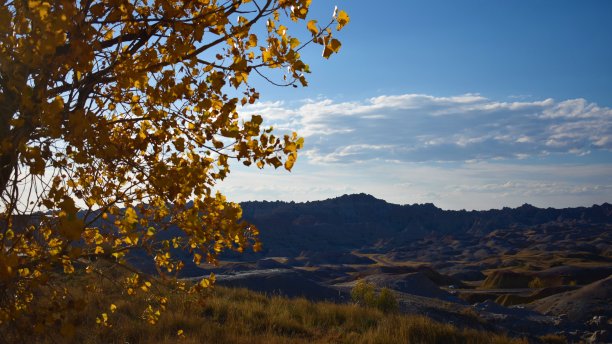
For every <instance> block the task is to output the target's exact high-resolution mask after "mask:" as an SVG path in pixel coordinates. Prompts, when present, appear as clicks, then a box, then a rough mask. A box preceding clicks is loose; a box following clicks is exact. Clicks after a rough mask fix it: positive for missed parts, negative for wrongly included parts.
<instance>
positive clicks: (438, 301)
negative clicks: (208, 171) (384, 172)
mask: <svg viewBox="0 0 612 344" xmlns="http://www.w3.org/2000/svg"><path fill="white" fill-rule="evenodd" d="M242 207H243V209H244V218H245V219H246V220H247V221H250V222H252V223H254V224H255V225H257V226H258V228H259V229H260V231H261V241H262V243H263V247H264V249H263V251H262V252H259V253H253V252H246V253H244V254H235V253H224V254H223V255H222V257H221V258H222V260H221V262H220V264H219V265H217V266H210V265H200V266H196V265H195V264H194V263H192V262H190V259H191V258H190V256H189V255H188V254H187V253H186V252H182V251H176V252H175V253H176V254H177V255H178V256H179V257H182V258H183V260H185V261H186V262H187V264H186V265H185V268H184V270H183V271H182V276H183V277H185V278H192V277H193V278H197V277H198V276H202V275H205V274H208V273H210V272H214V273H215V274H216V275H217V281H218V284H219V285H222V286H229V287H243V288H249V289H251V290H255V291H258V292H263V293H267V294H269V295H283V296H286V297H304V298H307V299H309V300H311V301H333V302H339V303H343V302H346V301H347V300H348V299H349V296H348V295H349V292H350V290H351V288H352V287H353V286H354V285H355V284H356V283H357V282H358V281H360V280H365V281H368V282H370V283H373V284H374V285H375V286H376V287H377V288H383V287H386V288H390V289H392V290H394V292H395V293H396V295H397V297H398V300H399V309H400V311H401V312H402V313H404V314H412V315H427V316H428V317H430V318H432V319H434V320H436V321H439V322H443V323H449V322H452V323H453V324H455V325H457V326H460V327H461V328H471V329H476V330H485V329H486V330H495V331H503V332H505V333H507V334H509V335H511V336H512V337H514V338H524V337H526V338H529V339H530V340H536V338H538V337H540V336H545V335H551V334H552V335H555V336H560V337H562V338H566V339H567V340H570V341H580V340H583V341H587V340H591V338H592V337H593V336H595V338H596V339H597V338H598V340H607V339H605V338H604V337H602V333H610V332H605V331H609V330H610V329H611V324H610V323H609V322H608V321H607V320H606V321H599V322H597V324H598V325H592V324H593V322H592V321H591V319H587V318H588V317H603V318H601V319H610V318H612V310H610V308H609V307H599V306H598V305H596V304H595V303H593V302H582V303H581V304H583V305H584V307H582V308H581V314H584V315H585V316H583V317H579V318H574V317H572V318H571V319H570V318H568V317H567V309H569V308H571V305H572V304H573V302H575V300H574V298H575V297H574V296H572V295H586V294H588V293H589V290H590V289H589V288H590V287H588V286H589V285H590V284H592V283H596V282H597V281H600V280H602V279H605V278H607V277H608V276H610V274H612V205H610V204H608V203H604V204H602V205H594V206H592V207H588V208H585V207H581V208H567V209H552V208H548V209H541V208H536V207H533V206H530V205H523V206H521V207H518V208H515V209H511V208H504V209H500V210H487V211H449V210H442V209H439V208H437V207H435V206H434V205H432V204H424V205H397V204H390V203H387V202H385V201H383V200H379V199H376V198H374V197H372V196H369V195H365V194H358V195H345V196H342V197H338V198H334V199H328V200H324V201H317V202H306V203H293V202H246V203H244V204H242ZM170 231H176V229H170ZM170 234H173V233H166V234H165V235H170ZM130 259H131V262H132V263H133V264H134V265H135V266H137V267H138V268H139V269H142V270H147V269H150V270H148V271H153V269H152V268H151V267H152V265H151V263H150V259H149V263H147V258H146V257H145V256H144V255H138V254H132V255H131V256H130ZM581 288H586V289H583V290H581ZM597 290H598V292H599V293H600V294H601V295H602V296H601V299H600V300H598V302H599V303H600V304H601V303H603V304H612V298H611V297H610V295H611V294H610V291H611V290H612V287H611V286H610V284H609V283H606V284H601V285H599V287H598V289H597ZM573 291H576V293H572V292H573ZM545 298H547V300H554V301H546V302H548V303H546V304H547V305H550V306H538V303H537V301H538V300H542V302H545V301H544V300H546V299H545ZM576 300H577V299H576ZM580 300H582V298H580ZM543 313H544V314H543ZM598 319H600V318H598ZM601 331H604V332H601ZM602 338H603V339H602ZM611 339H612V338H611Z"/></svg>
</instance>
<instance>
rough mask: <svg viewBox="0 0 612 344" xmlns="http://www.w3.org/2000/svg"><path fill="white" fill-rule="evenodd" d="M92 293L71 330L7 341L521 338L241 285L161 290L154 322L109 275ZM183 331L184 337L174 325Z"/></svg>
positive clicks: (69, 281) (70, 283) (72, 282)
mask: <svg viewBox="0 0 612 344" xmlns="http://www.w3.org/2000/svg"><path fill="white" fill-rule="evenodd" d="M92 278H98V277H95V276H92V275H80V276H76V275H75V276H70V277H68V278H66V279H65V284H66V286H67V287H68V288H71V289H73V290H74V292H75V293H79V292H80V291H79V290H81V289H79V286H80V285H83V284H84V281H86V280H87V281H91V279H92ZM96 284H97V286H98V288H97V290H96V291H91V292H87V293H84V292H81V293H82V295H81V297H84V298H85V299H86V301H87V306H86V307H85V309H84V310H82V312H80V313H79V314H77V315H75V316H74V319H76V323H75V325H76V334H75V336H74V337H73V338H72V339H71V340H67V339H66V338H64V337H62V336H61V335H60V334H59V333H52V332H44V333H40V334H35V333H34V332H32V331H30V332H28V333H22V335H23V337H21V338H17V337H12V336H11V335H10V334H2V333H0V338H4V340H5V341H7V342H23V341H24V340H25V341H26V342H33V343H65V342H74V343H92V344H93V343H121V344H125V343H266V344H267V343H272V344H274V343H483V344H485V343H499V344H501V343H527V341H526V340H522V339H510V338H508V337H505V336H502V335H497V334H493V333H488V332H479V331H476V330H471V329H458V328H456V327H454V326H451V325H449V324H442V323H438V322H435V321H433V320H431V319H428V318H426V317H421V316H406V315H399V314H383V313H382V312H380V311H378V310H376V309H371V308H362V307H359V306H356V305H340V304H333V303H312V302H309V301H307V300H305V299H287V298H282V297H267V296H264V295H262V294H258V293H254V292H251V291H248V290H245V289H229V288H221V287H217V288H215V290H214V291H213V292H212V293H211V295H210V296H209V297H207V298H206V299H204V300H199V299H197V298H196V297H195V296H189V295H183V294H169V295H168V299H169V302H168V310H167V311H166V312H165V313H163V314H162V316H161V317H160V319H159V321H158V322H157V324H155V325H149V324H148V323H146V322H145V321H143V320H142V319H141V315H142V310H143V308H144V307H145V306H146V304H147V302H146V299H145V296H144V295H136V296H129V297H128V296H127V295H125V294H124V293H123V291H122V289H121V288H120V287H119V286H118V285H116V284H115V283H114V282H113V281H112V279H111V280H107V279H99V280H97V281H96ZM111 303H113V304H115V305H116V306H117V310H116V312H115V313H113V314H111V313H110V312H108V311H107V312H108V313H109V323H110V324H112V327H111V328H104V327H102V326H100V325H97V324H96V316H98V315H99V314H100V313H101V312H102V311H101V310H100V309H106V310H108V307H109V305H110V304H111ZM179 330H182V331H183V336H179V335H178V331H179Z"/></svg>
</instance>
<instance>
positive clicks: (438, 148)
mask: <svg viewBox="0 0 612 344" xmlns="http://www.w3.org/2000/svg"><path fill="white" fill-rule="evenodd" d="M250 113H260V114H262V115H264V118H266V119H267V120H268V124H271V125H274V126H275V127H276V128H277V129H280V130H296V131H298V132H299V133H300V134H301V135H302V136H304V137H305V138H306V148H305V152H304V154H305V155H306V156H307V157H308V159H309V161H310V162H312V163H353V162H359V161H368V160H373V159H378V160H390V161H400V162H427V161H438V162H439V161H446V162H465V161H472V160H478V161H482V160H492V159H493V160H499V159H517V158H518V159H524V158H528V157H538V156H548V155H551V154H570V155H587V154H590V153H592V152H594V151H606V152H609V151H612V109H610V108H607V107H599V106H598V105H597V104H594V103H589V102H587V101H586V100H585V99H569V100H563V101H555V100H553V99H545V100H539V101H516V102H500V101H494V100H490V99H487V98H485V97H483V96H481V95H478V94H464V95H459V96H452V97H436V96H432V95H424V94H403V95H386V96H379V97H374V98H370V99H365V100H362V101H353V102H336V101H333V100H330V99H324V100H316V101H315V100H308V101H305V102H304V103H302V104H299V105H298V106H293V107H292V106H289V105H288V104H285V103H283V102H262V103H259V104H258V105H257V106H252V107H249V108H246V109H244V114H250Z"/></svg>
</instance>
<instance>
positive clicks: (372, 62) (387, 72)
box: [219, 0, 612, 209]
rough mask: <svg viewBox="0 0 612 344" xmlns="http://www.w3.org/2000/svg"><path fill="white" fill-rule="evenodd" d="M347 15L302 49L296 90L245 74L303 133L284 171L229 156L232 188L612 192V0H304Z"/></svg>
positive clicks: (548, 194) (460, 200) (541, 198)
mask: <svg viewBox="0 0 612 344" xmlns="http://www.w3.org/2000/svg"><path fill="white" fill-rule="evenodd" d="M314 3H315V4H314V8H313V11H312V16H313V18H317V19H321V21H323V20H324V19H325V18H327V17H329V16H330V15H331V13H332V12H333V7H334V5H335V4H337V5H338V7H339V8H341V9H345V10H346V11H347V12H348V13H349V15H350V17H351V22H350V24H349V25H348V26H347V27H346V28H345V29H344V30H342V31H341V32H340V33H339V34H338V37H339V38H340V39H341V41H342V43H343V46H342V49H341V52H340V54H339V55H334V56H332V58H331V59H330V60H328V61H324V60H323V59H322V58H321V56H320V54H321V51H320V49H318V48H316V47H313V49H310V50H308V51H306V52H305V54H304V55H305V60H306V61H307V63H309V64H310V65H311V69H312V71H313V73H312V75H310V79H309V81H310V86H309V87H307V88H300V89H293V88H278V87H273V86H271V85H267V84H266V83H265V82H263V81H262V80H259V81H258V80H255V81H254V82H255V85H256V86H257V87H258V88H259V91H260V92H261V94H262V101H261V102H260V103H259V104H256V105H255V106H251V107H248V108H245V109H243V110H242V112H243V115H245V116H248V115H249V114H251V113H258V114H262V115H263V116H264V118H266V123H267V124H270V125H274V126H275V128H277V130H279V131H285V130H296V131H298V133H300V134H301V135H302V136H304V137H305V138H306V145H305V148H304V150H303V151H302V152H301V154H300V158H299V160H298V163H297V164H296V166H295V167H294V170H293V171H292V172H291V173H288V172H284V171H281V170H276V171H275V170H264V171H261V170H258V169H254V168H249V169H246V168H241V167H236V168H235V169H234V170H233V171H232V174H231V175H230V177H229V178H228V179H227V180H226V181H224V182H223V183H222V184H221V185H220V186H219V188H220V189H221V190H222V191H224V192H225V193H226V194H228V196H230V198H231V199H233V200H237V201H244V200H255V199H257V200H262V199H266V200H276V199H281V200H295V201H305V200H317V199H325V198H328V197H335V196H338V195H342V194H344V193H353V192H367V193H370V194H373V195H374V196H376V197H379V198H383V199H385V200H387V201H389V202H394V203H401V204H405V203H425V202H432V203H434V204H436V205H438V206H440V207H442V208H446V209H489V208H500V207H503V206H518V205H521V204H523V203H531V204H534V205H536V206H541V207H548V206H552V207H567V206H578V205H585V206H588V205H591V204H594V203H602V202H606V201H607V202H611V201H612V62H611V61H612V2H610V1H603V0H602V1H537V0H530V1H527V0H524V1H484V0H481V1H450V0H449V1H431V0H430V1H382V0H381V1H377V2H371V1H338V2H336V3H334V2H330V1H316V0H315V1H314Z"/></svg>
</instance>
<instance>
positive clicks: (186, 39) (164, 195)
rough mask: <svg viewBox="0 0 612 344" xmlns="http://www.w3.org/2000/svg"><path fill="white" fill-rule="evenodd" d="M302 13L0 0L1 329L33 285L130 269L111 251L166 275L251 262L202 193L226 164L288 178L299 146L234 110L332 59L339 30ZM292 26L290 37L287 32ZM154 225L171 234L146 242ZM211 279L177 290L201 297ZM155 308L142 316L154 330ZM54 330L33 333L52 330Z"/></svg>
mask: <svg viewBox="0 0 612 344" xmlns="http://www.w3.org/2000/svg"><path fill="white" fill-rule="evenodd" d="M310 3H311V0H260V1H256V0H253V1H251V0H226V1H223V0H221V1H217V0H190V1H187V0H184V1H176V0H131V1H127V0H79V1H76V0H72V1H70V0H48V1H33V0H24V1H21V0H20V1H7V0H3V1H0V117H1V118H0V196H1V197H2V199H1V203H0V243H1V245H0V293H2V295H0V326H7V324H13V325H14V326H17V327H19V326H23V327H24V328H29V327H28V326H30V325H29V324H28V321H25V320H27V319H29V321H31V320H32V319H33V316H32V314H31V307H29V305H30V304H31V302H33V300H35V299H36V295H38V294H37V290H38V289H37V288H42V287H45V288H50V286H52V285H53V281H54V278H53V276H54V275H53V273H52V272H53V271H57V269H60V270H62V271H63V272H65V273H72V272H74V271H75V268H78V267H80V266H82V267H85V268H87V269H86V270H87V271H88V272H90V271H95V268H94V265H93V264H92V261H94V260H101V259H102V260H107V261H109V262H112V264H114V265H115V266H119V267H124V268H126V269H132V267H131V266H130V264H129V263H128V262H127V261H126V259H125V258H126V254H127V253H129V252H130V251H132V250H134V249H138V250H141V251H144V252H147V253H148V254H149V256H151V257H154V262H155V266H156V269H157V271H158V274H159V275H160V276H161V277H167V278H170V277H172V276H174V275H175V274H176V272H177V271H178V270H180V269H181V267H182V266H183V265H184V262H181V261H180V260H177V259H176V258H175V257H173V255H172V250H173V249H178V248H181V249H185V250H188V251H190V252H192V253H193V257H194V262H195V263H196V264H199V263H202V262H205V261H206V262H209V263H214V262H215V260H216V255H217V254H218V253H219V252H221V251H222V250H224V249H233V250H237V251H242V250H243V249H245V248H247V247H249V246H253V247H254V248H255V249H258V247H259V245H260V244H259V242H258V241H257V233H258V232H257V229H256V228H255V227H253V226H252V225H250V224H248V223H245V222H244V221H243V220H241V209H240V207H239V206H238V205H237V204H235V203H231V202H228V201H227V200H226V199H225V197H224V196H223V195H221V194H219V193H214V192H213V191H211V190H212V189H213V187H214V186H215V184H216V182H217V181H219V180H222V179H224V178H225V177H226V176H227V174H228V173H229V170H230V161H232V160H235V161H238V162H241V163H243V164H244V165H247V166H248V165H255V166H257V167H259V168H263V167H265V166H273V167H275V168H277V167H282V166H284V168H285V169H287V170H291V168H292V167H293V164H294V163H295V161H296V159H297V152H298V150H299V149H300V148H301V147H302V145H303V139H302V138H300V137H299V136H298V135H297V134H296V133H292V134H287V135H282V134H280V135H275V134H274V132H273V130H272V128H264V127H262V122H263V118H262V117H261V116H260V115H254V116H252V117H251V118H250V119H248V120H243V119H241V118H240V117H239V115H238V110H239V108H240V106H244V105H246V104H252V103H254V102H256V101H257V99H258V98H259V93H258V92H257V90H256V89H255V88H253V87H252V86H251V85H250V84H249V80H250V78H251V77H254V76H255V75H257V76H261V77H263V78H265V79H267V80H268V81H270V82H272V83H273V84H277V85H282V86H293V87H298V85H301V86H306V85H307V81H306V76H305V75H306V74H307V73H309V72H310V70H309V67H308V65H307V64H306V63H305V62H304V61H302V57H301V55H300V51H301V50H302V49H303V48H304V47H305V46H306V45H308V44H317V45H320V46H322V48H323V57H325V58H328V57H329V56H330V55H332V54H333V53H336V52H338V51H339V49H340V45H341V44H340V41H338V40H337V39H336V38H334V37H333V33H334V32H335V31H337V30H340V29H342V27H343V26H344V25H346V24H347V23H348V21H349V17H348V16H347V14H346V13H345V12H344V11H337V10H336V11H334V14H333V16H332V18H331V19H330V20H329V22H328V24H326V25H324V26H320V25H319V24H318V22H317V21H316V20H314V19H310V18H307V17H308V10H309V7H310ZM299 23H302V24H303V25H302V27H303V28H304V29H303V30H302V31H301V33H300V35H301V37H300V38H298V36H294V35H292V34H290V30H289V29H288V27H292V28H296V27H298V26H297V25H296V24H299ZM292 30H297V32H298V33H299V32H300V31H299V30H298V29H292ZM292 32H293V31H292ZM273 70H276V71H273ZM275 78H276V79H278V80H276V79H275ZM32 214H37V215H32ZM169 225H176V226H178V228H180V230H181V231H182V233H183V235H180V236H177V237H169V238H167V237H165V239H164V240H161V239H160V238H162V237H163V236H162V235H159V234H160V232H163V231H164V229H165V228H166V227H167V226H169ZM134 272H135V273H134V275H132V276H131V277H130V278H127V279H126V280H123V281H120V282H118V283H122V284H123V285H125V288H126V293H128V294H133V293H137V292H148V291H149V290H150V289H151V288H152V286H151V281H153V280H154V279H155V278H157V277H153V276H148V275H144V274H142V273H139V272H138V271H134ZM213 278H214V277H213ZM213 278H209V279H204V280H202V281H201V282H200V283H199V284H196V285H194V286H191V287H186V286H185V285H184V284H183V283H181V282H180V281H176V285H177V288H179V289H181V288H183V289H190V290H191V291H200V290H204V289H205V288H206V287H208V286H209V285H210V284H211V283H212V282H214V280H213ZM47 290H49V289H47ZM45 297H49V298H50V300H53V301H52V302H51V301H50V302H51V303H53V302H56V303H55V304H54V306H53V307H55V309H56V310H61V309H66V310H70V309H74V308H78V305H79V299H78V298H75V297H73V296H71V295H66V294H65V291H62V290H55V289H53V293H51V294H50V295H46V296H45ZM164 302H165V301H164V298H163V297H162V298H157V299H154V300H153V301H152V303H151V305H149V306H148V308H147V309H145V310H144V312H143V317H145V319H146V320H148V321H150V322H152V323H154V322H155V321H156V319H157V318H158V317H159V312H160V310H163V309H164V308H165V306H164V305H165V303H164ZM62 307H63V308H62ZM110 310H111V311H112V307H111V309H110ZM110 313H112V312H108V311H107V312H104V313H102V314H101V315H100V317H99V323H100V324H101V325H104V326H108V324H109V321H110V320H109V314H110ZM57 317H59V320H58V319H57ZM57 317H48V318H46V319H42V320H41V319H38V320H36V321H37V324H39V325H40V324H41V323H43V324H44V325H48V326H51V325H52V324H56V323H58V321H59V323H65V322H66V321H64V320H66V319H65V318H63V316H59V315H58V316H57ZM20 324H21V325H20ZM43 327H44V326H43ZM43 327H40V326H38V327H35V329H36V330H41V329H42V328H43ZM62 331H63V332H62V333H64V332H65V333H67V334H69V333H70V332H71V327H70V326H68V325H66V326H62Z"/></svg>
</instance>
